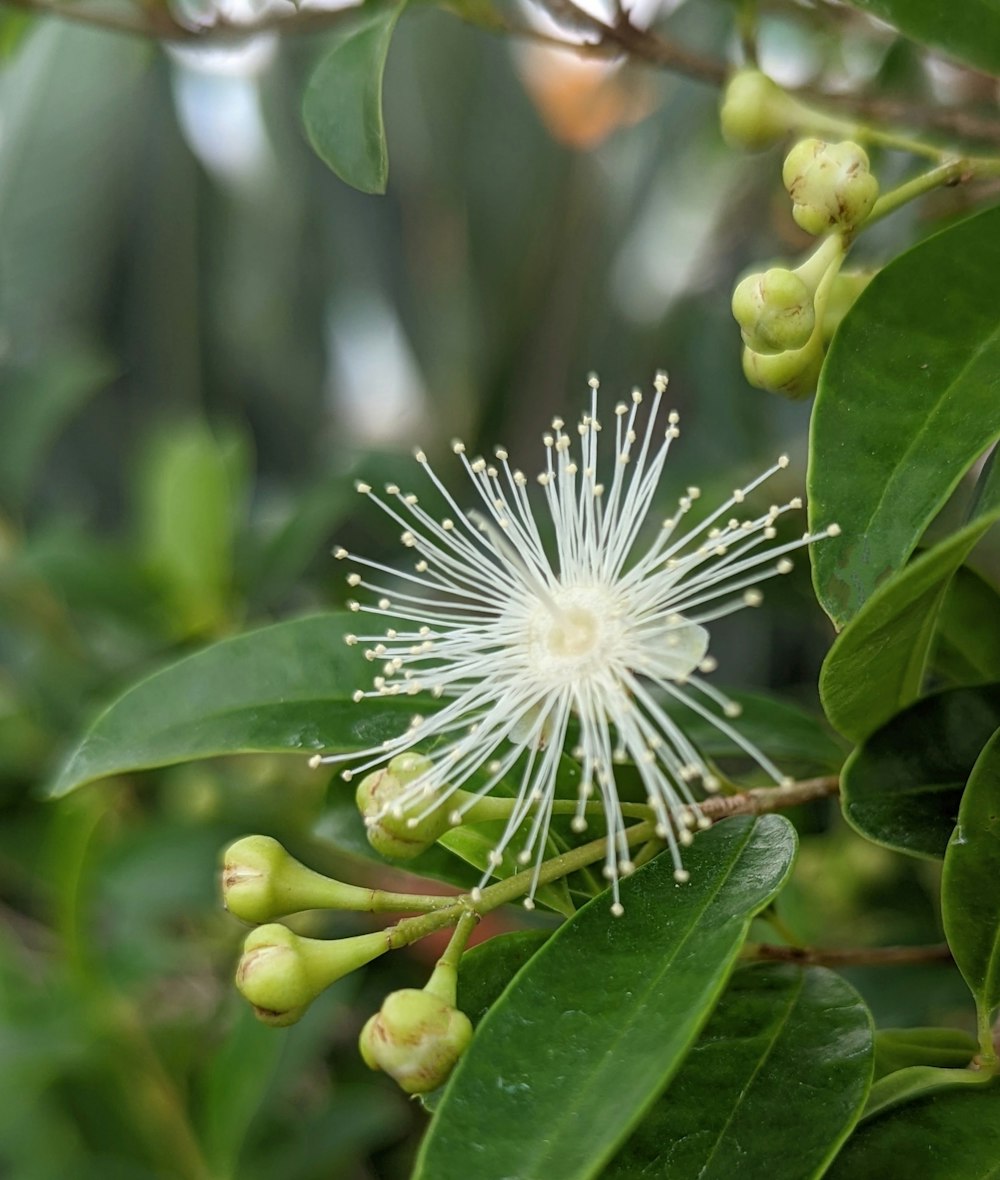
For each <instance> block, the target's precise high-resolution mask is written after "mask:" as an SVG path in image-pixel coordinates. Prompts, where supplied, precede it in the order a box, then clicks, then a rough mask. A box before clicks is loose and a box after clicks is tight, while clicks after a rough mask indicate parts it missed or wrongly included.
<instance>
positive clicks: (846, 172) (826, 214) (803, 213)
mask: <svg viewBox="0 0 1000 1180" xmlns="http://www.w3.org/2000/svg"><path fill="white" fill-rule="evenodd" d="M781 176H782V180H783V181H784V184H785V188H786V189H787V190H788V195H789V196H790V197H791V198H792V216H793V217H794V218H795V220H796V222H797V223H798V224H799V225H800V226H801V227H802V228H803V229H804V230H805V231H806V232H807V233H811V234H822V233H826V231H827V230H830V229H841V230H850V229H853V228H854V227H855V226H857V225H860V224H861V222H862V221H864V219H865V218H866V217H867V216H868V214H869V213H870V212H871V207H872V206H873V205H874V204H875V201H876V199H877V197H878V181H877V180H876V179H875V177H874V176H872V174H871V172H870V171H869V168H868V156H867V154H866V153H865V150H864V148H862V147H860V146H859V145H858V144H856V143H852V142H851V141H850V140H847V141H845V142H843V143H826V142H824V141H823V140H822V139H803V140H802V141H801V142H799V143H797V144H796V145H795V147H793V148H792V150H791V151H790V152H789V153H788V156H787V158H786V160H785V165H784V168H783V169H782V173H781Z"/></svg>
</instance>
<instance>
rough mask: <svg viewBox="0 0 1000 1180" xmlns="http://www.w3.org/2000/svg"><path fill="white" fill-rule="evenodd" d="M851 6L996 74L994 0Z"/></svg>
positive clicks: (862, 0) (893, 0)
mask: <svg viewBox="0 0 1000 1180" xmlns="http://www.w3.org/2000/svg"><path fill="white" fill-rule="evenodd" d="M851 3H852V4H853V5H854V7H855V8H860V9H862V10H863V11H865V12H869V13H871V15H872V16H877V17H878V18H879V20H884V21H886V22H887V23H888V24H890V25H895V26H896V28H897V29H899V30H900V31H901V32H903V33H905V34H906V35H907V37H912V38H913V40H914V41H919V42H921V43H922V44H924V45H930V46H931V47H932V48H934V49H939V50H941V52H942V53H946V54H951V56H952V57H957V58H958V59H959V61H964V62H967V63H968V64H969V65H973V66H976V67H978V68H979V69H981V70H986V71H987V72H988V73H991V74H1000V5H998V4H997V2H996V0H961V2H960V3H958V4H942V3H941V0H851Z"/></svg>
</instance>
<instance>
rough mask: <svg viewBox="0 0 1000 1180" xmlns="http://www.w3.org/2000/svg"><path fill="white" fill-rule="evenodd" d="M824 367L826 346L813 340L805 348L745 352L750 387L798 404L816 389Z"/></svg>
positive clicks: (744, 358)
mask: <svg viewBox="0 0 1000 1180" xmlns="http://www.w3.org/2000/svg"><path fill="white" fill-rule="evenodd" d="M822 366H823V346H822V344H821V342H820V341H819V340H818V339H817V338H813V339H812V340H811V341H810V342H809V344H807V345H806V347H805V348H800V349H797V350H794V351H789V352H778V353H762V352H755V351H754V350H753V349H752V348H744V350H743V373H744V375H745V376H746V379H747V380H748V381H749V382H750V384H751V385H755V386H756V387H757V388H758V389H767V390H769V391H770V392H771V393H780V394H783V395H784V396H785V397H789V398H792V399H794V400H798V399H799V398H803V397H808V396H809V394H810V393H812V392H813V391H814V390H815V388H816V382H817V381H818V380H819V371H820V369H821V368H822Z"/></svg>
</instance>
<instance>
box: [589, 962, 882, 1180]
mask: <svg viewBox="0 0 1000 1180" xmlns="http://www.w3.org/2000/svg"><path fill="white" fill-rule="evenodd" d="M871 1073H872V1023H871V1016H870V1014H869V1012H868V1009H867V1008H866V1007H865V1004H864V1001H863V1000H862V999H861V997H860V996H859V995H858V994H857V992H856V991H855V990H854V988H852V987H851V985H850V984H849V983H847V982H846V980H844V979H842V978H841V977H840V976H838V975H836V974H834V972H832V971H828V970H826V969H825V968H822V967H810V968H807V969H805V970H803V969H802V968H799V967H794V966H791V965H784V964H783V965H781V966H776V965H773V964H768V965H761V966H754V967H749V968H746V969H744V970H741V971H737V972H736V974H735V975H734V976H733V978H732V981H731V983H730V985H729V988H728V989H727V990H726V993H725V995H723V997H722V999H721V1000H720V1001H719V1006H718V1007H717V1008H716V1010H715V1012H714V1013H713V1014H712V1018H711V1019H710V1020H709V1022H708V1024H707V1025H706V1026H705V1031H704V1032H703V1033H702V1035H701V1037H700V1039H699V1040H698V1042H697V1044H696V1045H695V1046H694V1048H693V1049H692V1050H691V1052H690V1053H689V1054H688V1056H687V1058H686V1059H685V1061H684V1064H683V1065H682V1066H681V1069H680V1072H679V1073H678V1074H677V1077H676V1078H674V1080H673V1082H671V1084H670V1087H669V1089H668V1090H667V1092H666V1093H665V1094H664V1095H663V1097H662V1098H661V1099H660V1101H659V1102H658V1103H657V1104H656V1106H655V1107H654V1108H653V1110H652V1111H651V1113H650V1114H649V1115H648V1116H647V1117H646V1119H644V1121H643V1122H642V1123H641V1124H640V1126H639V1128H638V1130H637V1131H636V1133H635V1134H634V1135H633V1136H632V1138H631V1139H630V1140H629V1142H628V1143H627V1144H626V1146H625V1149H624V1150H623V1151H622V1152H621V1154H620V1155H619V1156H618V1157H617V1158H616V1159H615V1160H614V1161H613V1163H612V1164H611V1166H610V1167H609V1168H608V1169H606V1170H605V1171H604V1172H603V1173H602V1177H603V1178H604V1180H640V1178H641V1177H649V1178H650V1180H652V1178H653V1177H663V1176H677V1177H688V1176H691V1177H694V1176H697V1177H698V1180H729V1178H730V1177H732V1176H739V1175H740V1174H741V1172H742V1171H743V1170H745V1169H746V1168H747V1167H748V1165H749V1166H751V1167H752V1166H753V1165H754V1163H755V1162H756V1163H757V1164H758V1165H763V1162H764V1161H765V1160H766V1161H767V1176H768V1180H804V1178H805V1177H812V1176H820V1175H821V1174H822V1173H823V1171H824V1169H825V1167H826V1165H827V1164H828V1163H829V1162H830V1160H831V1159H832V1158H833V1156H834V1155H835V1154H836V1152H837V1149H838V1148H839V1147H840V1145H841V1143H843V1141H844V1140H845V1139H846V1138H847V1136H848V1134H849V1133H850V1130H851V1128H852V1127H853V1126H854V1124H855V1122H856V1121H857V1119H858V1116H859V1115H860V1113H861V1108H862V1106H863V1105H864V1102H865V1098H866V1096H867V1093H868V1088H869V1085H870V1084H871Z"/></svg>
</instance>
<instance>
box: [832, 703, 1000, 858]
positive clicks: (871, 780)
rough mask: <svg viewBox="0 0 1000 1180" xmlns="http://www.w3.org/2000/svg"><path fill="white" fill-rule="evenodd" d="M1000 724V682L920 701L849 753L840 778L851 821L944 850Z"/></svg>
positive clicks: (897, 839) (907, 845)
mask: <svg viewBox="0 0 1000 1180" xmlns="http://www.w3.org/2000/svg"><path fill="white" fill-rule="evenodd" d="M998 726H1000V684H991V685H984V686H983V687H982V688H953V689H948V690H947V691H945V692H941V693H936V694H935V695H934V696H929V697H927V698H925V699H924V700H922V701H918V702H917V704H915V705H913V706H911V707H910V708H909V709H907V710H905V712H903V713H900V714H898V716H896V717H893V719H892V720H891V721H890V722H889V723H888V724H887V725H886V726H884V727H883V728H882V729H880V730H878V731H877V732H876V733H874V734H872V736H871V737H869V738H868V739H867V741H865V742H864V744H863V745H861V746H859V747H858V749H857V750H855V752H854V753H853V754H852V755H851V757H850V758H849V759H848V760H847V762H846V764H845V766H844V769H843V772H842V774H841V778H840V787H841V805H842V807H843V809H844V816H845V818H846V819H847V822H848V823H849V824H850V825H851V826H852V827H853V828H854V829H855V830H856V831H858V832H860V833H861V835H862V836H865V837H867V838H868V839H869V840H874V841H875V843H876V844H884V845H885V846H886V847H888V848H895V849H896V850H897V851H898V852H909V853H913V854H914V855H916V856H932V857H942V856H944V854H945V849H946V848H947V846H948V841H949V839H950V838H951V834H952V831H953V830H954V827H955V822H956V820H957V818H958V809H959V805H960V803H961V800H962V792H963V791H964V790H965V783H966V780H967V779H968V777H969V775H970V774H971V772H972V767H973V766H974V765H975V761H976V759H977V758H978V757H979V754H980V752H981V750H982V748H983V746H984V745H985V744H986V743H987V742H988V741H989V739H990V737H991V736H992V735H993V732H994V730H995V729H997V727H998Z"/></svg>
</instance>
